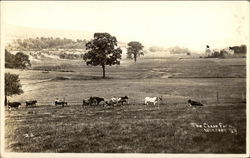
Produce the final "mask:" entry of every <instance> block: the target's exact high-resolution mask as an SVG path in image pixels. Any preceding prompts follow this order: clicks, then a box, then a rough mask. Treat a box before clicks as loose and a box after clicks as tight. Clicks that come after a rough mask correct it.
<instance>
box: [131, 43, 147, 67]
mask: <svg viewBox="0 0 250 158" xmlns="http://www.w3.org/2000/svg"><path fill="white" fill-rule="evenodd" d="M142 49H143V45H142V44H141V43H140V42H136V41H132V42H129V43H128V48H127V58H128V59H134V62H136V60H137V58H138V57H139V56H140V55H144V53H143V50H142Z"/></svg>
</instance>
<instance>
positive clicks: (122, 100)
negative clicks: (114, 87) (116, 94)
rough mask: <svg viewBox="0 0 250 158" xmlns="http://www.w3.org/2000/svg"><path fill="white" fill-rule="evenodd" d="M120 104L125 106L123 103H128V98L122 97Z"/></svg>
mask: <svg viewBox="0 0 250 158" xmlns="http://www.w3.org/2000/svg"><path fill="white" fill-rule="evenodd" d="M118 103H121V104H122V105H123V103H128V97H127V96H124V97H120V99H119V101H118Z"/></svg>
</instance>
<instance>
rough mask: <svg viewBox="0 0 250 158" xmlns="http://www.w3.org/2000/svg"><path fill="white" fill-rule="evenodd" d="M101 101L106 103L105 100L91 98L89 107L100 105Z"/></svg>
mask: <svg viewBox="0 0 250 158" xmlns="http://www.w3.org/2000/svg"><path fill="white" fill-rule="evenodd" d="M101 101H104V98H100V97H90V98H89V100H88V104H89V105H99V103H100V102H101Z"/></svg>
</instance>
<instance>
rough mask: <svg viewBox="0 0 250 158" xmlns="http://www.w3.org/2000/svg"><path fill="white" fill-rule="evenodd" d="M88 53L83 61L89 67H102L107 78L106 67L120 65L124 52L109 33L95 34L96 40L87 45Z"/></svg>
mask: <svg viewBox="0 0 250 158" xmlns="http://www.w3.org/2000/svg"><path fill="white" fill-rule="evenodd" d="M86 50H87V53H85V54H84V55H83V60H85V61H86V64H87V65H93V66H101V67H102V70H103V76H102V77H103V78H105V66H106V65H109V66H112V65H120V61H119V59H121V54H122V50H121V49H120V48H117V40H116V38H115V37H114V36H111V35H110V34H109V33H95V34H94V39H93V40H91V41H89V42H87V43H86Z"/></svg>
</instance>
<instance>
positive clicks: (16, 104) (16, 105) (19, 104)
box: [8, 102, 22, 109]
mask: <svg viewBox="0 0 250 158" xmlns="http://www.w3.org/2000/svg"><path fill="white" fill-rule="evenodd" d="M21 105H22V104H21V103H20V102H8V106H9V108H16V109H18V107H19V106H21Z"/></svg>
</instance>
